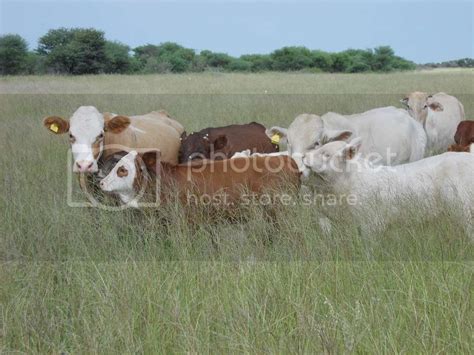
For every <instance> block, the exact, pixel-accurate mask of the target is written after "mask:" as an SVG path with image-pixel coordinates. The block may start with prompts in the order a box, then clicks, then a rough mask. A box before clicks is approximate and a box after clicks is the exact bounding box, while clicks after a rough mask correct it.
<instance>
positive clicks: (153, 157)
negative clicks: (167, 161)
mask: <svg viewBox="0 0 474 355" xmlns="http://www.w3.org/2000/svg"><path fill="white" fill-rule="evenodd" d="M160 157H161V152H160V151H159V150H158V149H154V150H150V151H148V152H145V153H143V155H142V160H143V162H144V163H145V166H146V167H147V169H148V170H150V171H155V170H156V164H157V163H158V162H159V161H160Z"/></svg>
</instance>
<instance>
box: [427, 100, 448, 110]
mask: <svg viewBox="0 0 474 355" xmlns="http://www.w3.org/2000/svg"><path fill="white" fill-rule="evenodd" d="M428 107H429V108H430V109H432V110H433V111H436V112H441V111H443V110H444V107H443V105H441V104H440V103H439V102H438V101H434V102H430V103H429V104H428Z"/></svg>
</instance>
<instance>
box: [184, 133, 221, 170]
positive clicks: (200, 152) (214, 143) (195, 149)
mask: <svg viewBox="0 0 474 355" xmlns="http://www.w3.org/2000/svg"><path fill="white" fill-rule="evenodd" d="M226 147H227V136H226V135H225V134H221V135H218V136H217V137H210V136H209V134H208V133H199V132H193V133H191V134H189V135H187V136H186V135H185V134H183V135H182V136H181V147H180V149H179V162H180V163H185V162H188V161H191V160H199V159H210V158H211V155H213V156H216V155H220V157H221V158H222V157H226V156H227V152H226ZM216 153H217V154H216ZM217 158H219V156H217Z"/></svg>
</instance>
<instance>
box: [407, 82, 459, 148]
mask: <svg viewBox="0 0 474 355" xmlns="http://www.w3.org/2000/svg"><path fill="white" fill-rule="evenodd" d="M400 102H401V103H402V104H404V105H405V106H406V108H407V111H408V113H409V114H410V116H412V117H413V118H414V119H416V120H417V121H418V122H420V123H421V124H422V125H423V127H424V128H425V131H426V135H427V138H428V144H427V150H428V151H429V152H430V153H440V152H445V151H446V150H447V149H448V147H449V146H450V145H451V144H453V143H454V134H455V133H456V128H457V127H458V124H459V122H461V121H462V120H464V106H463V105H462V103H461V102H460V101H459V100H458V99H457V98H455V97H454V96H450V95H447V94H445V93H444V92H439V93H437V94H434V95H428V94H427V93H426V92H419V91H416V92H412V93H411V94H409V95H408V96H407V97H405V98H404V99H402V100H400Z"/></svg>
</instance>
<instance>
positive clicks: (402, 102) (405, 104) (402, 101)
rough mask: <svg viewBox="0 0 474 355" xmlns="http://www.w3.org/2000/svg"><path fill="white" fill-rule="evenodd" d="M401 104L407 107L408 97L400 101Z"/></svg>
mask: <svg viewBox="0 0 474 355" xmlns="http://www.w3.org/2000/svg"><path fill="white" fill-rule="evenodd" d="M400 102H401V104H402V105H404V106H406V107H408V97H404V98H403V99H401V100H400Z"/></svg>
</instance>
